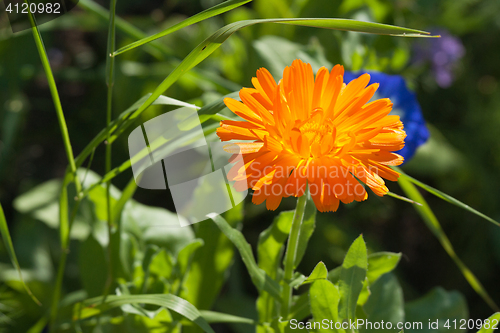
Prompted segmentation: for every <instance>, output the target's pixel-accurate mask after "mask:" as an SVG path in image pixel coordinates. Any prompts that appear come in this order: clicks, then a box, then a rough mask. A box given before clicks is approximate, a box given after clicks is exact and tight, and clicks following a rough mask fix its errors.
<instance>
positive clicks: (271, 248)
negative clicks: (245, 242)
mask: <svg viewBox="0 0 500 333" xmlns="http://www.w3.org/2000/svg"><path fill="white" fill-rule="evenodd" d="M292 219H293V211H287V212H281V213H280V214H279V215H278V216H277V217H276V218H275V219H274V221H273V223H272V224H271V226H270V227H269V228H267V229H266V230H264V231H263V232H262V233H261V234H260V236H259V243H258V246H257V258H258V262H259V267H260V268H262V269H263V270H264V271H265V272H266V273H267V274H268V275H269V276H270V277H272V278H273V279H274V278H276V273H277V270H278V267H279V264H280V262H281V260H280V259H281V255H282V252H283V245H284V244H285V241H286V239H287V238H288V234H289V233H290V228H291V226H292Z"/></svg>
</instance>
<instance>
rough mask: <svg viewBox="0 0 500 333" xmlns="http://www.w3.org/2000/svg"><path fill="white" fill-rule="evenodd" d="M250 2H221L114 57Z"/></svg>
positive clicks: (129, 45)
mask: <svg viewBox="0 0 500 333" xmlns="http://www.w3.org/2000/svg"><path fill="white" fill-rule="evenodd" d="M250 1H252V0H229V1H225V2H222V3H220V4H218V5H216V6H213V7H211V8H208V9H206V10H204V11H202V12H200V13H198V14H196V15H193V16H191V17H190V18H187V19H185V20H183V21H182V22H179V23H177V24H175V25H173V26H171V27H170V28H168V29H165V30H163V31H161V32H159V33H157V34H154V35H152V36H149V37H146V38H143V39H141V40H138V41H136V42H133V43H131V44H128V45H126V46H124V47H122V48H120V49H119V50H117V51H116V52H115V53H114V55H118V54H120V53H123V52H127V51H129V50H132V49H134V48H136V47H139V46H141V45H144V44H147V43H149V42H152V41H154V40H156V39H158V38H161V37H164V36H166V35H168V34H171V33H172V32H175V31H177V30H180V29H182V28H184V27H187V26H189V25H192V24H195V23H197V22H200V21H203V20H206V19H208V18H211V17H213V16H216V15H219V14H222V13H225V12H227V11H230V10H231V9H234V8H237V7H239V6H242V5H244V4H246V3H247V2H250Z"/></svg>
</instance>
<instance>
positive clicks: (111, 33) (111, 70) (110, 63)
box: [105, 0, 116, 295]
mask: <svg viewBox="0 0 500 333" xmlns="http://www.w3.org/2000/svg"><path fill="white" fill-rule="evenodd" d="M115 21H116V0H111V1H110V8H109V29H108V47H107V54H106V56H107V59H106V72H107V75H106V84H107V85H108V95H107V103H106V128H107V133H106V166H105V167H106V174H107V173H108V172H110V171H111V153H112V151H111V142H110V137H111V118H112V111H113V86H114V80H115V58H114V57H112V56H111V53H113V52H114V51H115V49H116V28H115V26H116V23H115ZM110 189H111V180H108V181H107V182H106V211H107V222H108V237H109V243H108V261H109V270H108V279H107V282H106V290H105V294H106V295H107V294H108V292H109V288H110V287H111V284H112V282H113V255H112V239H113V216H112V212H111V196H110Z"/></svg>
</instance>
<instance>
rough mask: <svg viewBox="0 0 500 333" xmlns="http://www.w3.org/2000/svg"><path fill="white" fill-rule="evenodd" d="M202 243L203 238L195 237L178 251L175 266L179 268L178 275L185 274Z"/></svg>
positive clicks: (203, 243)
mask: <svg viewBox="0 0 500 333" xmlns="http://www.w3.org/2000/svg"><path fill="white" fill-rule="evenodd" d="M203 245H205V242H204V241H203V239H195V240H193V241H192V242H191V243H189V244H188V245H186V246H185V247H184V248H183V249H182V250H180V251H179V254H178V255H177V267H178V269H179V274H180V276H184V274H186V272H187V270H188V269H189V265H190V264H191V261H192V259H193V256H194V254H195V253H196V250H198V249H199V248H200V247H202V246H203Z"/></svg>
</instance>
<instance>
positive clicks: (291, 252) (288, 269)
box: [281, 191, 308, 320]
mask: <svg viewBox="0 0 500 333" xmlns="http://www.w3.org/2000/svg"><path fill="white" fill-rule="evenodd" d="M307 197H308V192H307V191H306V192H305V193H304V194H303V195H302V196H301V197H299V198H298V199H297V207H296V208H295V213H294V214H293V221H292V228H291V230H290V236H289V238H288V244H287V247H286V253H285V276H284V283H283V291H282V294H281V297H282V304H281V305H282V306H281V316H282V317H283V319H284V320H286V319H287V318H288V313H289V311H290V304H291V300H292V289H291V288H290V285H289V283H290V280H291V279H292V277H293V272H294V269H295V258H296V257H297V248H298V243H299V236H300V227H301V225H302V221H303V220H304V211H305V208H306V203H307Z"/></svg>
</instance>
